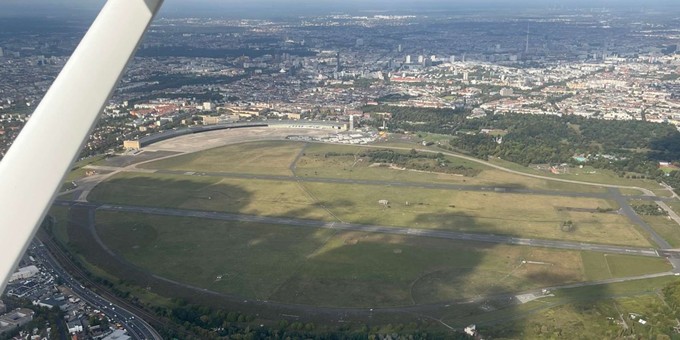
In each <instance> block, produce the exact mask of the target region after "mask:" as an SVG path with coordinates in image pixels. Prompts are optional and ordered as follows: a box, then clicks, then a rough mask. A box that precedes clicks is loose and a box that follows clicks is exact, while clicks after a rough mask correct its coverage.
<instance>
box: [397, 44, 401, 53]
mask: <svg viewBox="0 0 680 340" xmlns="http://www.w3.org/2000/svg"><path fill="white" fill-rule="evenodd" d="M397 52H399V53H401V44H399V46H397Z"/></svg>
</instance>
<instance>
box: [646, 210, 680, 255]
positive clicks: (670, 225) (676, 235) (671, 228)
mask: <svg viewBox="0 0 680 340" xmlns="http://www.w3.org/2000/svg"><path fill="white" fill-rule="evenodd" d="M641 217H642V220H643V221H645V222H647V224H649V226H651V227H652V229H654V230H655V231H656V232H657V233H658V234H659V235H660V236H661V237H662V238H663V239H664V240H666V241H668V243H670V245H671V246H673V247H674V248H679V247H680V225H678V223H676V222H675V221H673V220H672V219H670V218H669V217H668V216H641Z"/></svg>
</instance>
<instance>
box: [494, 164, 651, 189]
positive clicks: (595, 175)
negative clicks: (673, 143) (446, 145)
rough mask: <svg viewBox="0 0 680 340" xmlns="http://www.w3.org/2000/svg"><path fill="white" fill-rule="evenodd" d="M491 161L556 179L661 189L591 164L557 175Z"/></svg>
mask: <svg viewBox="0 0 680 340" xmlns="http://www.w3.org/2000/svg"><path fill="white" fill-rule="evenodd" d="M489 162H490V163H492V164H496V165H500V166H502V167H505V168H508V169H511V170H516V171H520V172H523V173H527V174H534V175H541V176H545V177H550V178H556V179H568V180H575V181H582V182H588V183H596V184H597V183H601V184H610V185H621V186H630V187H640V188H645V189H650V190H653V189H659V188H660V186H659V183H657V182H656V181H653V180H647V179H645V180H643V179H629V178H622V177H619V176H618V175H616V173H614V172H613V171H610V170H605V169H595V168H593V167H590V166H585V167H583V168H582V169H579V168H571V169H570V173H568V174H559V175H555V174H552V173H550V172H548V171H538V170H535V169H531V168H528V167H525V166H522V165H520V164H517V163H512V162H509V161H505V160H501V159H498V158H494V159H490V160H489Z"/></svg>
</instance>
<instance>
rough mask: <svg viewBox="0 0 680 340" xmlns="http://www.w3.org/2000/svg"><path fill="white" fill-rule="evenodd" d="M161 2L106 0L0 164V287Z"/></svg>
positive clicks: (1, 287) (11, 269)
mask: <svg viewBox="0 0 680 340" xmlns="http://www.w3.org/2000/svg"><path fill="white" fill-rule="evenodd" d="M162 3H163V0H109V1H107V3H106V4H105V5H104V7H103V8H102V10H101V12H100V13H99V15H98V16H97V19H95V21H94V23H93V24H92V26H91V27H90V29H89V30H88V31H87V33H86V34H85V37H83V40H82V41H81V42H80V44H79V45H78V47H77V48H76V50H75V51H74V52H73V55H71V58H70V59H69V61H68V62H67V63H66V65H65V66H64V69H63V70H62V71H61V73H60V74H59V76H58V77H57V79H56V80H55V81H54V83H53V84H52V86H51V87H50V89H49V91H48V92H47V94H45V97H44V98H43V100H42V101H41V102H40V105H38V107H37V108H36V110H35V112H34V113H33V115H32V116H31V118H30V120H29V122H28V123H26V126H25V127H24V129H23V130H22V131H21V133H20V134H19V136H18V137H17V139H16V140H15V141H14V144H13V145H12V147H11V148H10V150H9V151H8V152H7V155H6V156H5V158H4V159H3V160H2V161H1V162H0V293H2V292H3V291H4V290H5V287H6V285H7V281H8V280H9V277H10V275H11V274H12V272H13V271H14V270H15V268H16V266H17V265H18V263H19V260H20V259H21V257H22V255H23V253H24V251H25V250H26V248H27V247H28V244H29V242H30V240H31V239H32V237H33V236H34V234H35V232H36V230H37V229H38V226H39V224H40V222H41V221H42V219H43V218H44V217H45V215H46V213H47V211H48V210H49V208H50V206H51V205H52V202H53V201H54V198H55V196H56V193H57V192H58V191H59V189H60V188H61V184H62V181H63V180H64V178H65V176H66V174H67V173H68V171H69V169H70V168H71V165H72V164H73V162H74V160H75V159H76V158H77V156H78V154H79V152H80V150H81V148H82V147H83V145H84V144H85V141H86V140H87V138H88V135H89V133H90V131H91V130H92V128H93V127H94V126H95V124H96V123H97V120H98V118H99V115H100V113H101V112H102V111H103V109H104V106H105V105H106V101H107V100H108V99H109V97H110V95H111V93H112V92H113V90H114V88H115V86H116V84H117V83H118V81H119V80H120V77H121V75H122V73H123V70H124V69H125V66H126V65H127V63H128V61H129V60H130V59H131V58H132V56H133V55H134V53H135V50H136V49H137V45H138V44H139V42H140V41H141V39H142V36H143V35H144V32H145V31H146V29H147V27H148V26H149V24H150V23H151V20H152V19H153V17H154V15H155V14H156V13H157V11H158V9H159V8H160V6H161V4H162Z"/></svg>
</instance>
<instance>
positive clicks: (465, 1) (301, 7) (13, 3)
mask: <svg viewBox="0 0 680 340" xmlns="http://www.w3.org/2000/svg"><path fill="white" fill-rule="evenodd" d="M103 4H104V1H103V0H4V1H2V2H0V17H79V16H85V17H89V16H93V15H95V14H96V13H97V12H98V10H99V9H100V8H101V7H102V6H103ZM668 7H680V4H678V2H677V1H673V0H653V1H646V2H645V3H644V4H641V3H640V2H638V1H633V0H593V1H585V0H570V1H540V0H525V1H521V2H517V1H512V0H477V1H473V0H458V1H445V0H425V1H417V2H416V1H414V0H410V1H403V0H402V1H399V0H398V1H389V0H368V1H365V0H364V1H362V0H346V1H342V2H338V1H330V0H301V1H300V0H298V1H275V0H252V1H248V2H243V1H236V0H223V1H217V0H195V1H180V0H174V1H173V0H166V1H165V3H164V5H163V8H162V9H161V12H160V14H159V16H168V17H176V16H213V17H248V18H254V17H263V18H266V17H282V16H302V15H320V14H330V13H338V12H344V13H361V12H365V11H384V12H392V13H397V12H411V11H415V12H432V11H446V12H449V11H459V10H464V11H468V10H491V11H493V10H501V9H502V10H518V11H521V10H523V9H551V8H624V9H639V10H642V9H654V8H668Z"/></svg>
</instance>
